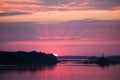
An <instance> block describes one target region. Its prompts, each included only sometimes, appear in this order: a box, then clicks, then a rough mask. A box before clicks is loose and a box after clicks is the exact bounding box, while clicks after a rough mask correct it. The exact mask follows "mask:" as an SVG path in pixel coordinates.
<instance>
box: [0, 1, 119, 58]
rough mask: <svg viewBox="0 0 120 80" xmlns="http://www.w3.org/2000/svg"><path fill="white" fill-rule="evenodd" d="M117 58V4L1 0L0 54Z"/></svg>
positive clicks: (113, 2) (112, 2)
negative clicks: (113, 56)
mask: <svg viewBox="0 0 120 80" xmlns="http://www.w3.org/2000/svg"><path fill="white" fill-rule="evenodd" d="M19 50H21V51H38V52H39V51H42V52H47V53H57V54H58V55H60V56H63V55H80V56H81V55H90V56H93V55H95V56H96V55H97V56H98V55H101V53H105V55H120V0H0V51H19Z"/></svg>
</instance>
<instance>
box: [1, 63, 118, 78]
mask: <svg viewBox="0 0 120 80" xmlns="http://www.w3.org/2000/svg"><path fill="white" fill-rule="evenodd" d="M103 68H104V69H103ZM119 71H120V65H114V66H113V65H109V66H104V67H103V66H100V65H97V64H80V63H79V62H76V61H65V62H60V63H58V64H57V65H50V66H48V65H47V66H31V67H25V66H24V67H0V80H119V79H120V76H119V74H120V72H119Z"/></svg>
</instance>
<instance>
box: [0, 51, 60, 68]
mask: <svg viewBox="0 0 120 80" xmlns="http://www.w3.org/2000/svg"><path fill="white" fill-rule="evenodd" d="M57 62H58V61H57V57H56V56H54V55H53V54H46V53H43V52H36V51H32V52H24V51H17V52H6V51H0V65H4V66H5V65H7V66H10V65H12V66H13V65H15V66H33V65H34V66H35V65H54V64H56V63H57Z"/></svg>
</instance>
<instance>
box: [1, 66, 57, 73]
mask: <svg viewBox="0 0 120 80" xmlns="http://www.w3.org/2000/svg"><path fill="white" fill-rule="evenodd" d="M55 66H56V65H40V66H0V72H12V71H17V72H26V71H30V72H35V71H44V70H53V69H54V68H55Z"/></svg>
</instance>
